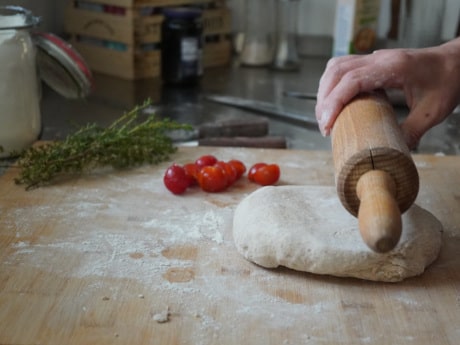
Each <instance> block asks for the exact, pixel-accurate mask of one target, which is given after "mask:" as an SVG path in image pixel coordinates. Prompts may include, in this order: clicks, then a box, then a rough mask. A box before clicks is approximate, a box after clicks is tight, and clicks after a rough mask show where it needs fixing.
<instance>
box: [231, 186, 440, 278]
mask: <svg viewBox="0 0 460 345" xmlns="http://www.w3.org/2000/svg"><path fill="white" fill-rule="evenodd" d="M402 221H403V232H402V235H401V239H400V241H399V243H398V245H397V246H396V247H395V248H394V249H393V250H392V251H390V252H388V253H384V254H379V253H375V252H373V251H371V250H370V249H369V248H368V247H367V246H366V244H365V243H364V242H363V240H362V239H361V236H360V233H359V229H358V220H357V219H356V218H355V217H353V216H352V215H350V214H349V213H348V212H347V211H346V210H345V209H344V208H343V206H342V205H341V204H340V201H339V199H338V197H337V195H336V192H335V189H334V188H333V187H316V186H274V187H273V186H270V187H263V188H260V189H258V190H257V191H255V192H253V193H252V194H250V195H248V196H247V197H246V198H245V199H243V200H242V201H241V202H240V204H239V205H238V206H237V208H236V210H235V213H234V219H233V237H234V241H235V245H236V247H237V250H238V251H239V252H240V253H241V254H242V255H243V256H244V257H245V258H246V259H248V260H250V261H252V262H254V263H256V264H258V265H260V266H264V267H268V268H273V267H278V266H285V267H288V268H292V269H294V270H298V271H305V272H311V273H317V274H328V275H334V276H339V277H355V278H360V279H367V280H373V281H385V282H397V281H401V280H403V279H405V278H408V277H412V276H416V275H419V274H421V273H423V272H424V270H425V268H426V267H427V266H428V265H430V264H431V263H432V262H433V261H434V260H435V259H436V258H437V256H438V254H439V251H440V248H441V233H442V225H441V223H440V222H439V221H438V220H437V219H436V217H434V216H433V215H432V214H431V213H430V212H428V211H426V210H425V209H423V208H421V207H419V206H417V205H413V206H412V207H411V208H410V209H409V210H408V211H406V212H405V213H404V214H403V216H402Z"/></svg>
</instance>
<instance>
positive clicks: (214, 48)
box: [65, 0, 231, 79]
mask: <svg viewBox="0 0 460 345" xmlns="http://www.w3.org/2000/svg"><path fill="white" fill-rule="evenodd" d="M77 3H78V2H75V1H71V2H69V5H68V6H67V9H66V13H65V31H66V32H67V33H69V34H70V36H71V43H72V44H73V46H74V47H75V48H76V49H77V50H78V51H79V52H80V54H81V55H82V56H83V57H84V58H85V60H86V61H87V63H88V64H89V66H90V67H91V69H92V70H93V71H95V72H100V73H105V74H108V75H112V76H117V77H121V78H124V79H142V78H153V77H161V50H160V49H161V25H162V22H163V16H162V15H161V14H158V13H160V12H161V11H157V10H155V9H158V7H164V6H172V5H190V4H199V3H201V4H203V3H208V4H209V3H212V4H213V6H212V8H209V9H208V8H205V9H204V11H203V26H204V35H205V38H206V39H205V42H206V43H205V46H204V52H203V54H204V61H203V65H204V67H205V68H207V67H213V66H220V65H224V64H227V63H228V62H229V61H230V57H231V49H228V44H229V43H230V42H226V41H227V40H225V39H224V37H225V36H228V34H229V32H230V31H231V13H230V10H229V9H228V8H226V7H225V6H224V4H225V3H224V1H223V0H214V1H211V0H91V1H90V2H86V4H88V3H90V4H93V5H96V6H100V8H101V9H102V7H103V6H108V5H109V6H119V9H121V10H122V13H121V14H120V13H115V14H114V13H105V12H102V11H95V10H94V9H93V8H92V9H88V8H81V7H77ZM97 4H99V5H97ZM150 10H151V11H152V13H153V14H150V15H145V13H149V11H150ZM207 38H211V41H212V42H211V43H208V41H210V40H208V39H207ZM226 54H227V55H228V56H225V55H226Z"/></svg>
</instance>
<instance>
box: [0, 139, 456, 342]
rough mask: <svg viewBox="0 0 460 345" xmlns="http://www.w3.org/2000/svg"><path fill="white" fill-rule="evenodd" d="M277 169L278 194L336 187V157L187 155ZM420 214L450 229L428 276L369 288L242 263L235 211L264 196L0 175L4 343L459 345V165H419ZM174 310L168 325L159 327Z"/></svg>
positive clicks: (148, 169) (223, 151)
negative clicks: (38, 181)
mask: <svg viewBox="0 0 460 345" xmlns="http://www.w3.org/2000/svg"><path fill="white" fill-rule="evenodd" d="M210 152H211V153H213V154H215V155H216V156H218V157H219V158H221V159H224V160H228V159H231V158H236V159H240V160H242V161H244V162H245V163H246V164H247V165H250V164H252V163H255V162H257V161H266V162H276V163H278V164H279V165H280V166H281V169H282V178H281V181H280V184H304V185H315V186H316V185H324V186H332V185H333V183H334V178H333V166H332V156H331V155H330V153H329V152H309V151H295V150H266V149H265V150H264V149H238V148H209V147H208V148H181V149H180V151H179V152H178V153H177V155H176V156H174V160H175V161H177V162H179V163H186V162H189V161H193V160H194V159H196V158H197V157H198V156H200V155H201V154H204V153H210ZM415 161H416V165H417V168H418V170H419V173H420V177H421V189H420V193H419V196H418V199H417V203H418V204H419V205H421V206H422V207H424V208H426V209H428V210H430V211H431V212H432V213H433V214H434V215H435V216H437V217H438V218H439V219H440V220H441V222H442V223H443V225H444V234H443V247H442V251H441V254H440V257H439V259H438V260H437V261H436V262H435V263H434V264H433V265H432V266H430V267H429V268H428V270H427V271H426V272H425V273H424V274H423V275H421V276H419V277H415V278H411V279H408V280H406V281H404V282H401V283H396V284H391V283H387V284H385V283H375V282H367V281H361V280H357V279H343V278H335V277H328V276H318V275H312V274H307V273H300V272H294V271H291V270H288V269H283V268H280V269H275V270H267V269H263V268H260V267H258V266H256V265H253V264H251V263H249V262H247V261H246V260H244V259H243V258H242V257H241V256H240V255H239V254H238V253H237V252H236V250H235V247H234V245H233V239H232V232H231V222H232V215H233V210H234V208H235V206H236V205H237V204H238V202H239V201H240V200H241V199H242V198H243V197H244V196H245V195H247V194H248V193H250V192H252V191H254V190H255V189H256V188H257V186H255V185H253V184H251V183H249V182H248V181H247V180H245V179H243V180H241V181H239V182H238V183H237V184H236V185H235V186H234V187H232V188H231V189H230V190H228V191H227V192H225V193H219V194H206V193H204V192H201V191H199V190H198V189H196V190H191V191H189V192H187V193H186V194H185V195H183V196H174V195H172V194H170V193H169V192H168V191H166V189H165V188H164V186H163V184H162V176H163V173H164V170H165V169H166V167H167V166H168V165H169V164H170V162H166V163H164V164H161V165H158V166H145V167H141V168H138V169H135V170H131V171H124V172H116V173H115V172H110V173H105V174H94V175H91V176H86V177H83V178H80V179H77V180H72V181H67V182H65V183H62V184H59V185H54V186H50V187H46V188H41V189H37V190H33V191H29V192H26V191H24V189H23V187H21V186H16V185H14V183H13V182H12V179H13V178H14V176H15V172H14V170H9V171H8V172H7V173H6V174H5V175H3V176H2V177H1V178H0V190H1V191H2V195H1V197H0V262H1V264H0V344H2V345H6V344H8V345H10V344H23V345H38V344H67V345H70V344H85V345H88V344H98V345H104V344H111V345H112V344H149V345H150V344H196V345H198V344H201V345H206V344H277V345H279V344H284V345H288V344H417V345H421V344H458V342H459V339H460V212H459V210H460V189H459V185H460V175H459V171H460V169H459V168H460V157H435V156H415ZM166 310H169V314H170V316H169V320H168V321H167V322H164V323H161V322H158V316H159V314H160V316H161V313H162V312H164V311H166Z"/></svg>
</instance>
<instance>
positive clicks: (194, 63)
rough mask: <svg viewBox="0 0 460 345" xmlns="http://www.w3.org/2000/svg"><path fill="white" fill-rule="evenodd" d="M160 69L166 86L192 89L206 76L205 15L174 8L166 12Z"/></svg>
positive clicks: (199, 11)
mask: <svg viewBox="0 0 460 345" xmlns="http://www.w3.org/2000/svg"><path fill="white" fill-rule="evenodd" d="M163 15H164V17H165V19H164V22H163V26H162V39H161V42H162V43H161V66H162V68H161V69H162V79H163V82H164V83H166V84H176V85H177V84H180V85H193V84H196V83H197V82H198V81H199V79H200V78H201V76H202V75H203V24H202V11H201V10H200V9H197V8H187V7H171V8H165V9H164V10H163Z"/></svg>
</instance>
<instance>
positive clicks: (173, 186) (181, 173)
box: [163, 164, 190, 194]
mask: <svg viewBox="0 0 460 345" xmlns="http://www.w3.org/2000/svg"><path fill="white" fill-rule="evenodd" d="M163 183H164V185H165V186H166V188H168V190H169V191H170V192H171V193H173V194H182V193H184V192H185V190H186V189H187V188H188V186H189V185H190V178H189V177H188V176H187V174H186V172H185V169H184V168H183V167H182V166H180V165H178V164H173V165H171V166H170V167H169V168H168V169H166V171H165V174H164V176H163Z"/></svg>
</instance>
